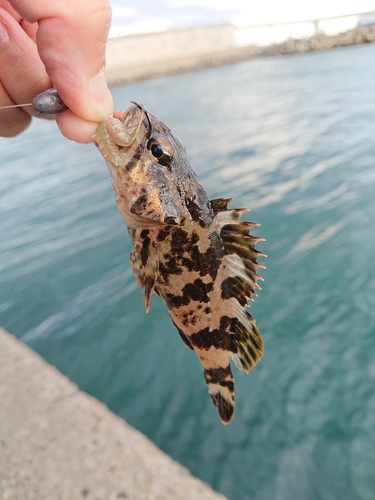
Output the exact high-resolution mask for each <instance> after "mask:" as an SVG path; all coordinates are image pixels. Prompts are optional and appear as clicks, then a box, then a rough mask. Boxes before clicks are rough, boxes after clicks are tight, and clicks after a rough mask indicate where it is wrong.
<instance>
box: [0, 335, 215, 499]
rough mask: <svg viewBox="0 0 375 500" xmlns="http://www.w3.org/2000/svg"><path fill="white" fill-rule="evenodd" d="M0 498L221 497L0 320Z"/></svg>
mask: <svg viewBox="0 0 375 500" xmlns="http://www.w3.org/2000/svg"><path fill="white" fill-rule="evenodd" d="M0 498H1V500H47V499H48V500H84V499H86V500H118V499H128V500H197V499H199V500H225V497H224V496H222V495H220V494H219V493H216V492H214V491H213V490H212V489H211V488H210V487H209V486H207V485H206V484H204V483H203V482H202V481H200V480H198V479H196V478H194V477H193V476H191V475H190V473H189V472H188V470H187V469H185V468H184V467H182V466H181V465H179V464H178V463H176V462H174V461H173V460H172V459H171V458H170V457H169V456H167V455H166V454H165V453H163V452H162V451H161V450H159V449H158V448H157V447H156V446H155V445H153V444H152V443H151V441H149V439H147V438H146V437H145V436H143V435H142V434H141V433H140V432H138V431H136V430H135V429H133V428H132V427H130V426H129V425H127V424H126V423H125V422H124V421H123V420H121V419H120V418H119V417H117V416H116V415H114V414H113V413H111V412H110V411H109V410H108V408H107V407H106V406H104V405H103V404H102V403H100V402H99V401H97V400H96V399H95V398H93V397H91V396H88V395H87V394H85V393H83V392H81V391H80V390H78V388H77V386H76V385H74V384H73V383H72V382H70V381H69V380H68V379H67V378H66V377H64V376H63V375H62V374H61V373H60V372H59V371H58V370H56V369H55V368H54V367H52V366H50V365H49V364H48V363H46V362H45V361H44V360H43V359H42V358H41V357H40V356H39V355H37V354H36V353H35V352H33V351H32V350H31V349H29V348H28V347H27V346H25V345H24V344H21V343H20V342H19V341H18V340H16V339H15V338H14V337H12V336H11V335H9V334H8V333H7V332H5V331H4V330H2V329H1V328H0Z"/></svg>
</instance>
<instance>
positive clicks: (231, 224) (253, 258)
mask: <svg viewBox="0 0 375 500" xmlns="http://www.w3.org/2000/svg"><path fill="white" fill-rule="evenodd" d="M230 201H232V198H228V199H224V198H219V199H216V200H212V201H211V206H212V209H213V211H214V214H215V218H216V220H217V222H218V224H219V228H220V229H219V230H220V237H221V240H222V243H223V245H224V249H225V253H226V255H237V256H238V257H239V258H240V259H241V261H242V263H243V266H244V271H245V273H246V275H247V276H248V277H249V278H250V280H246V278H245V277H238V276H237V275H235V276H234V277H233V278H228V286H233V287H235V288H236V290H237V292H238V294H237V295H235V297H236V298H237V300H238V301H239V302H240V304H241V305H244V304H245V303H246V302H247V300H251V296H252V295H256V292H255V290H257V289H258V290H260V286H259V285H258V284H257V281H263V278H262V277H261V276H259V275H258V274H257V269H258V268H261V269H265V266H263V265H262V264H259V263H258V262H257V257H266V255H265V254H264V253H262V252H259V251H258V250H256V249H255V245H256V244H257V243H259V242H261V241H265V239H264V238H259V237H258V236H253V235H251V234H249V231H250V230H251V229H252V228H253V227H256V226H259V224H257V223H255V222H245V221H241V220H240V219H241V216H242V215H243V214H244V213H246V212H248V211H249V210H248V209H247V208H233V209H228V208H227V205H228V203H229V202H230ZM233 264H234V265H236V264H235V262H233ZM239 267H242V266H239Z"/></svg>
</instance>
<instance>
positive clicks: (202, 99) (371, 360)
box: [0, 45, 375, 500]
mask: <svg viewBox="0 0 375 500" xmlns="http://www.w3.org/2000/svg"><path fill="white" fill-rule="evenodd" d="M374 57H375V45H372V46H362V47H353V48H347V49H342V50H336V51H331V52H323V53H312V54H307V55H303V56H288V57H283V58H268V59H257V60H251V61H247V62H243V63H239V64H235V65H231V66H225V67H220V68H212V69H207V70H204V71H199V72H196V73H190V74H186V75H177V76H173V77H170V78H165V79H160V80H153V81H148V82H141V83H137V84H134V85H127V86H123V87H116V88H114V89H113V94H114V97H115V101H116V104H117V106H116V107H117V108H119V109H120V108H122V109H123V108H125V107H127V105H128V103H129V101H130V100H135V101H137V102H141V103H144V104H145V105H146V106H147V107H148V108H149V109H150V110H151V111H152V112H153V113H154V114H156V115H158V116H159V117H160V118H161V119H162V120H163V121H164V122H165V123H167V124H168V125H169V126H170V127H171V129H172V130H173V132H174V133H175V134H176V135H177V137H179V138H180V139H181V140H182V142H183V143H184V145H185V146H186V148H187V150H188V153H189V157H190V160H191V163H192V165H193V167H194V168H195V170H196V172H197V173H198V175H199V178H200V180H201V182H202V184H203V185H204V187H205V189H206V191H207V192H208V194H209V196H210V197H211V198H217V197H220V196H224V197H234V198H235V202H234V205H233V206H249V207H250V208H251V209H252V211H251V213H250V214H249V220H253V221H256V222H260V223H261V224H262V226H261V227H260V228H257V230H256V234H258V235H260V236H263V237H265V238H266V239H267V241H266V243H263V244H261V245H259V249H260V250H262V251H264V252H265V253H267V254H268V259H267V262H266V265H267V269H266V270H265V271H263V272H262V274H263V276H264V278H265V281H264V283H263V290H262V291H261V292H260V293H259V297H258V298H257V299H256V301H255V302H254V303H253V304H252V307H251V312H252V314H253V315H254V316H255V318H256V319H257V323H258V326H259V328H260V330H261V332H262V334H263V339H264V344H265V354H264V357H263V359H262V360H261V362H260V363H259V364H258V365H257V366H256V367H255V368H254V370H253V371H252V372H251V373H250V374H249V375H246V374H244V373H242V372H239V371H237V370H236V373H235V382H236V402H237V404H236V414H235V418H234V421H233V422H232V423H231V424H230V425H229V426H223V425H222V424H221V423H220V421H219V418H218V415H217V412H216V409H215V408H214V406H213V405H212V403H211V401H210V399H209V397H208V394H207V390H206V387H205V384H204V381H203V376H202V370H201V368H200V365H199V361H198V359H197V358H196V356H195V355H194V353H192V352H191V351H189V350H188V349H186V347H185V346H184V345H183V344H182V342H181V340H180V338H179V335H178V333H177V331H176V330H175V329H174V327H173V325H172V324H171V322H170V320H169V317H168V314H167V312H166V309H165V306H164V304H163V303H162V302H161V300H159V299H158V297H156V296H154V297H153V299H152V302H151V311H150V313H149V314H148V315H146V314H145V312H144V308H143V300H142V297H141V292H140V290H139V289H138V287H137V285H136V284H135V280H134V278H133V276H132V273H131V270H130V267H129V253H130V250H131V246H130V242H129V238H128V236H127V232H126V228H125V224H124V222H123V220H122V219H121V217H120V216H119V214H118V212H117V209H116V206H115V203H114V199H113V195H112V191H111V187H110V182H109V178H108V173H107V169H106V167H105V165H104V162H103V160H102V158H101V157H100V155H99V154H98V152H97V150H96V149H95V147H94V146H92V145H88V146H82V145H78V144H75V143H72V142H69V141H67V140H65V139H64V138H63V137H61V136H60V135H59V133H58V131H57V129H56V126H55V125H54V124H53V123H50V122H44V121H35V122H34V123H33V125H32V127H31V128H30V129H29V130H28V131H27V132H26V133H24V134H22V135H21V136H19V137H17V138H15V139H12V140H5V139H2V140H0V157H1V168H0V213H1V226H0V227H1V229H0V230H1V237H0V266H1V267H0V269H1V290H0V311H1V315H0V324H2V325H3V326H4V327H5V328H7V329H8V330H9V331H10V332H12V333H13V334H15V335H16V336H17V337H18V338H20V339H21V340H22V341H24V342H26V343H27V344H29V345H30V346H31V347H32V348H33V349H35V350H36V351H38V352H39V353H40V354H41V355H42V356H44V357H45V358H46V359H47V360H48V361H49V362H51V363H52V364H54V365H56V366H57V367H58V368H59V369H60V370H61V371H62V372H63V373H65V374H66V375H68V376H69V377H70V378H71V379H72V380H73V381H75V382H76V383H78V385H79V386H80V387H81V388H82V389H83V390H85V391H87V392H89V393H91V394H93V395H94V396H96V397H97V398H99V399H100V400H101V401H103V402H105V403H106V404H107V405H108V406H109V408H111V409H112V410H113V411H115V412H116V413H117V414H119V415H121V416H122V417H123V418H124V419H126V420H127V421H128V422H129V423H130V424H132V425H134V426H135V427H136V428H138V429H140V430H141V431H142V432H144V433H145V434H147V435H148V436H149V437H150V438H151V439H152V440H153V441H154V442H155V443H156V444H157V445H158V446H160V447H161V448H162V449H163V450H165V451H166V452H167V453H169V454H170V455H171V456H172V457H173V458H175V459H176V460H179V461H180V462H181V463H183V464H184V465H186V466H187V467H189V469H190V470H191V471H192V472H193V473H194V474H195V475H197V476H199V477H200V478H202V479H203V480H205V481H207V482H208V483H210V484H212V485H213V486H214V488H216V489H217V490H219V491H221V492H223V493H224V494H226V495H227V496H228V498H229V499H230V500H248V499H251V500H294V499H296V500H300V499H304V500H310V499H311V500H320V499H321V500H331V499H340V500H356V499H366V500H367V499H374V498H375V389H374V388H375V257H374V255H375V229H374V224H375V196H374V194H375V90H374V89H375V66H374V64H373V61H374Z"/></svg>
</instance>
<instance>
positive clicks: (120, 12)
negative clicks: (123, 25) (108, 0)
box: [112, 5, 139, 18]
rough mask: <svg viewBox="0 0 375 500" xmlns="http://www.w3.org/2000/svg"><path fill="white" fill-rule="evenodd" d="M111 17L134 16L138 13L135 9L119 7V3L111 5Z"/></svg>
mask: <svg viewBox="0 0 375 500" xmlns="http://www.w3.org/2000/svg"><path fill="white" fill-rule="evenodd" d="M112 14H113V17H116V18H118V17H135V16H137V15H138V14H139V11H138V10H137V9H132V8H130V7H120V6H119V5H114V6H113V7H112Z"/></svg>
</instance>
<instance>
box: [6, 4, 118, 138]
mask: <svg viewBox="0 0 375 500" xmlns="http://www.w3.org/2000/svg"><path fill="white" fill-rule="evenodd" d="M110 21H111V7H110V3H109V0H90V1H79V0H54V1H49V2H46V1H45V0H32V1H30V0H0V106H7V105H11V104H22V103H29V102H31V101H32V99H33V97H35V96H36V95H37V94H39V93H41V92H43V91H44V90H45V89H47V88H49V87H52V86H54V87H55V88H56V89H57V91H58V93H59V95H60V97H61V99H62V100H63V101H64V102H65V104H66V105H67V106H68V108H69V109H68V110H67V111H64V112H63V113H61V114H60V115H56V121H57V124H58V126H59V128H60V131H61V132H62V134H63V135H65V137H67V138H68V139H74V140H75V141H78V142H91V141H92V134H93V133H94V131H95V130H96V127H97V126H98V123H100V122H101V121H102V120H103V118H104V117H107V116H109V115H111V114H112V113H113V101H112V97H111V94H110V92H109V90H108V87H107V84H106V81H105V78H104V74H103V68H104V64H105V44H106V40H107V35H108V31H109V27H110ZM31 116H41V115H39V114H38V113H36V112H35V111H34V110H33V108H32V107H31V106H29V107H25V108H13V109H6V110H5V109H4V110H0V136H4V137H12V136H14V135H17V134H18V133H20V132H21V131H22V130H24V129H25V128H26V127H27V126H28V125H29V123H30V120H31Z"/></svg>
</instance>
